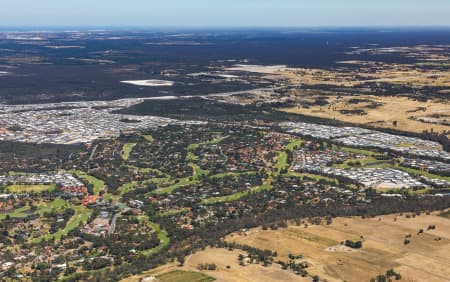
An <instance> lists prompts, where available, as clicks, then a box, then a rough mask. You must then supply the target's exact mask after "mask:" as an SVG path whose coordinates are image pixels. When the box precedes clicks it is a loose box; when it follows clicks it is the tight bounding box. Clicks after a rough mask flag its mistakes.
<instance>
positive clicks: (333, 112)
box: [282, 95, 450, 133]
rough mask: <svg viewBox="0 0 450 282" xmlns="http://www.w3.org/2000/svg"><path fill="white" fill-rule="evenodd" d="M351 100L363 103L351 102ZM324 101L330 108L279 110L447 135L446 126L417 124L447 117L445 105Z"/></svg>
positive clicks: (388, 99) (368, 97)
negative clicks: (358, 112) (360, 112)
mask: <svg viewBox="0 0 450 282" xmlns="http://www.w3.org/2000/svg"><path fill="white" fill-rule="evenodd" d="M351 99H353V101H355V99H357V100H360V101H363V102H358V103H352V101H351ZM364 101H366V102H364ZM328 102H329V103H330V105H326V106H318V105H317V106H310V107H309V108H303V107H290V108H284V109H282V111H284V112H288V113H294V114H302V115H308V116H315V117H321V118H328V119H337V120H341V121H345V122H351V123H355V124H369V125H372V126H377V127H383V128H394V129H398V130H402V131H410V132H419V133H420V132H423V131H424V130H428V131H431V130H432V131H434V132H447V131H449V130H450V126H449V125H445V124H437V123H428V122H423V121H421V120H426V119H427V118H428V119H430V117H433V116H441V115H449V114H450V104H449V103H448V102H432V101H428V102H420V101H415V100H411V99H408V98H406V97H377V96H372V95H357V96H351V97H344V98H338V97H331V98H329V99H328ZM374 104H377V105H378V106H377V107H375V108H371V105H374ZM348 111H350V113H351V112H352V111H363V112H364V113H365V114H364V115H358V114H349V112H348ZM419 119H420V120H419Z"/></svg>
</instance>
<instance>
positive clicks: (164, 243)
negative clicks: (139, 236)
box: [139, 216, 170, 256]
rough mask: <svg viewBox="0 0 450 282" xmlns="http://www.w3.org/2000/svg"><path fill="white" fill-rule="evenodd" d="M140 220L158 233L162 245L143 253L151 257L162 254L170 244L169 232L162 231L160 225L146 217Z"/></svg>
mask: <svg viewBox="0 0 450 282" xmlns="http://www.w3.org/2000/svg"><path fill="white" fill-rule="evenodd" d="M139 219H140V220H142V221H143V222H145V223H146V224H148V225H150V226H151V227H152V228H153V230H154V231H155V232H156V235H157V236H158V238H159V241H160V244H159V245H158V246H156V247H154V248H152V249H149V250H146V251H144V252H143V253H142V254H143V255H144V256H150V255H152V254H156V253H158V252H160V251H161V250H162V249H163V248H164V247H165V246H167V245H168V244H169V243H170V237H169V233H167V231H165V230H162V229H161V227H160V226H159V224H156V223H154V222H151V221H149V219H148V217H146V216H142V217H139Z"/></svg>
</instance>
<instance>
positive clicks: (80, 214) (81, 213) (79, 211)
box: [31, 205, 92, 244]
mask: <svg viewBox="0 0 450 282" xmlns="http://www.w3.org/2000/svg"><path fill="white" fill-rule="evenodd" d="M68 208H72V209H73V210H75V214H74V215H73V216H72V218H71V219H70V220H69V221H68V222H67V224H66V226H65V227H64V228H63V229H59V230H58V231H57V232H56V233H53V234H47V235H45V236H41V237H38V238H34V239H33V240H32V241H31V243H34V244H36V243H39V242H41V241H42V240H48V239H50V238H55V240H57V241H59V240H61V237H62V236H63V235H64V236H66V235H67V234H69V232H70V231H72V230H73V229H74V228H76V227H77V226H78V225H80V223H82V224H86V223H87V221H88V219H89V217H90V216H91V214H92V210H90V209H87V208H85V207H83V206H72V205H70V206H68Z"/></svg>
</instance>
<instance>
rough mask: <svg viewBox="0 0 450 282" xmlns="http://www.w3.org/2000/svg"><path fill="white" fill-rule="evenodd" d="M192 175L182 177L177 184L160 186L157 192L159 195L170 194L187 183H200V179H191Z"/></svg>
mask: <svg viewBox="0 0 450 282" xmlns="http://www.w3.org/2000/svg"><path fill="white" fill-rule="evenodd" d="M189 178H190V177H185V178H181V179H180V181H179V182H178V183H176V184H173V185H170V186H167V187H164V188H158V189H156V190H155V193H156V194H158V195H164V194H170V193H172V192H173V191H175V190H177V189H178V188H181V187H183V186H186V185H193V184H198V183H199V181H198V180H195V179H193V180H189Z"/></svg>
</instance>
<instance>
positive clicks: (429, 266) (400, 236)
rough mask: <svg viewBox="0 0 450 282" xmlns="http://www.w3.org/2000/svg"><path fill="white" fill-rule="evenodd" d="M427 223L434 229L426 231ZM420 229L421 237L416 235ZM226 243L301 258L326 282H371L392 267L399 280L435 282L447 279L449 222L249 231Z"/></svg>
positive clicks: (384, 219) (360, 222) (347, 221)
mask: <svg viewBox="0 0 450 282" xmlns="http://www.w3.org/2000/svg"><path fill="white" fill-rule="evenodd" d="M395 218H396V220H395V221H394V219H395ZM430 224H434V225H436V229H435V230H429V231H427V230H426V229H427V227H428V226H429V225H430ZM419 229H424V233H423V234H421V235H417V233H418V231H419ZM407 234H411V235H412V238H411V243H410V244H409V245H404V244H403V240H404V238H405V236H406V235H407ZM361 236H362V237H361ZM361 238H362V239H361ZM437 238H441V240H439V241H437ZM227 240H228V241H235V242H237V243H240V244H247V245H251V246H253V247H257V248H261V249H271V250H275V251H277V252H278V255H279V258H285V259H287V256H288V254H289V253H293V254H295V255H298V254H303V255H304V258H305V260H306V261H307V262H308V263H310V267H309V268H308V269H307V270H308V272H309V273H310V274H312V275H319V276H320V277H321V278H322V279H327V281H349V282H350V281H355V282H356V281H358V282H359V281H369V280H370V278H372V277H375V276H377V275H378V274H384V273H385V272H386V270H388V269H391V268H393V269H394V270H395V271H396V272H398V273H400V274H401V275H402V277H403V278H402V281H436V282H437V281H448V278H449V277H450V219H448V218H445V217H439V216H436V215H421V216H417V217H415V218H410V219H408V218H406V217H405V216H400V215H388V216H381V217H377V218H373V219H361V218H338V219H335V220H334V221H333V223H332V224H331V225H329V226H326V225H320V226H317V225H314V226H308V227H307V228H305V227H304V226H294V225H291V226H289V227H288V228H284V229H278V230H275V231H273V230H267V231H263V230H261V229H252V230H250V231H248V232H246V233H245V234H242V233H240V234H238V233H234V234H231V235H229V236H228V237H227ZM344 240H362V241H363V248H362V249H360V250H353V249H350V248H347V247H344V246H341V245H340V242H342V241H344ZM217 255H219V253H217ZM228 281H234V280H228ZM273 281H276V280H273Z"/></svg>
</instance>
